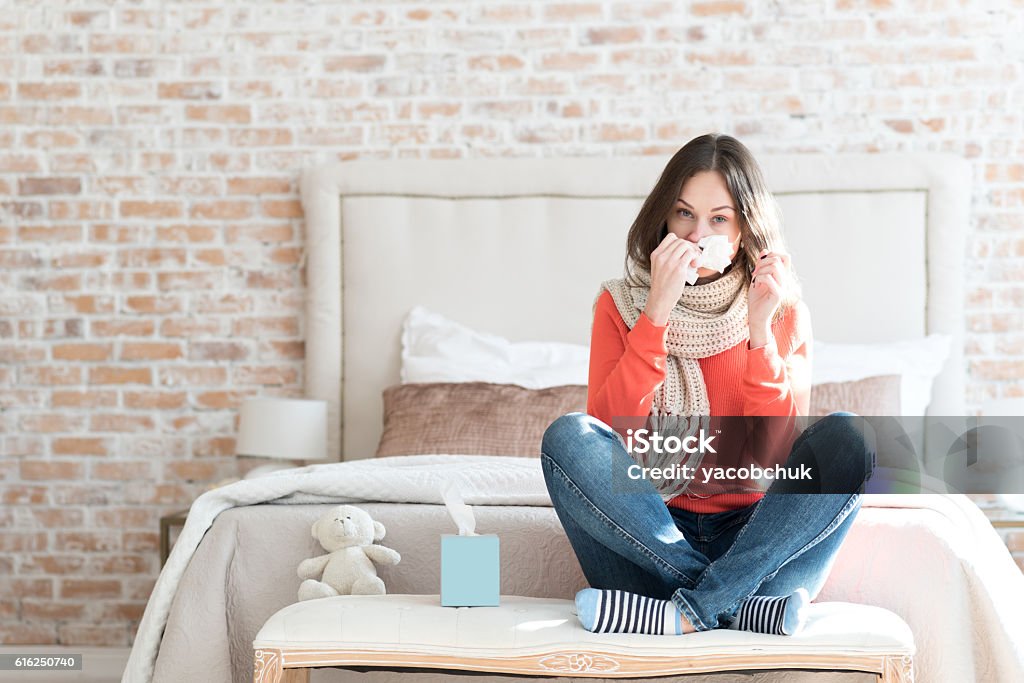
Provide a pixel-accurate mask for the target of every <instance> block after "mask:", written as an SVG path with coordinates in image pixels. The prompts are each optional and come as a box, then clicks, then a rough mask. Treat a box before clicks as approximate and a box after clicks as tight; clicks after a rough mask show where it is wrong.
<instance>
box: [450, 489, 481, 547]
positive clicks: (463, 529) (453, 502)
mask: <svg viewBox="0 0 1024 683" xmlns="http://www.w3.org/2000/svg"><path fill="white" fill-rule="evenodd" d="M441 498H442V499H444V505H445V507H446V508H448V514H449V515H451V518H452V519H453V520H455V524H457V525H458V527H459V536H477V535H478V534H477V533H476V532H475V531H474V529H476V518H475V517H474V516H473V508H471V507H469V506H468V505H466V504H465V503H463V502H462V494H461V493H460V492H459V486H458V484H456V483H455V482H454V481H452V480H451V479H449V480H448V481H446V482H445V483H444V484H442V485H441Z"/></svg>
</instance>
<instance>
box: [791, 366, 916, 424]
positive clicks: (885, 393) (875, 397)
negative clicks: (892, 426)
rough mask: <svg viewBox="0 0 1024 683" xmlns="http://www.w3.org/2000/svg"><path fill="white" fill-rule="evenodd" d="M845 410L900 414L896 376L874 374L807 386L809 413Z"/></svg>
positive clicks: (898, 382)
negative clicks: (809, 398) (847, 380)
mask: <svg viewBox="0 0 1024 683" xmlns="http://www.w3.org/2000/svg"><path fill="white" fill-rule="evenodd" d="M839 410H845V411H847V412H851V413H857V414H858V415H863V416H865V417H867V416H875V415H879V416H880V415H888V416H895V415H899V414H900V376H899V375H878V376H877V377H865V378H864V379H859V380H856V381H851V382H830V383H828V384H814V385H811V415H828V414H829V413H834V412H836V411H839Z"/></svg>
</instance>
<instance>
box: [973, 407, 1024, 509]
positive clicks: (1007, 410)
mask: <svg viewBox="0 0 1024 683" xmlns="http://www.w3.org/2000/svg"><path fill="white" fill-rule="evenodd" d="M981 414H982V416H984V417H1016V418H1019V419H1021V420H1024V398H1000V399H989V400H987V401H985V402H984V403H983V404H982V407H981ZM1014 455H1016V457H1017V461H1018V462H1020V459H1021V458H1022V457H1024V452H1021V451H1020V450H1018V451H1017V453H1016V454H1014ZM1011 486H1012V484H1011ZM999 500H1000V501H1001V502H1002V503H1003V505H1005V506H1006V507H1008V508H1010V509H1011V510H1013V511H1015V512H1017V513H1024V493H1021V492H1020V491H1017V492H1010V493H1000V494H999Z"/></svg>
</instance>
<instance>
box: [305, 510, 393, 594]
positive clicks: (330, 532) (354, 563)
mask: <svg viewBox="0 0 1024 683" xmlns="http://www.w3.org/2000/svg"><path fill="white" fill-rule="evenodd" d="M312 533H313V538H315V539H316V540H318V541H319V542H320V545H321V546H323V548H324V550H326V551H327V554H326V555H321V556H319V557H313V558H310V559H308V560H303V561H302V562H301V563H299V571H298V574H299V578H300V579H304V580H303V582H302V584H301V585H300V586H299V600H300V601H301V600H313V599H315V598H326V597H330V596H333V595H384V593H386V592H387V591H386V590H385V588H384V582H383V581H382V580H381V578H380V577H379V576H377V569H376V567H375V566H374V564H373V563H374V562H377V563H378V564H382V565H395V564H398V562H399V560H401V559H402V558H401V556H400V555H399V554H398V553H397V552H396V551H394V550H392V549H391V548H385V547H384V546H382V545H377V544H375V543H374V541H379V540H381V539H382V538H384V525H383V524H381V523H380V522H377V521H375V520H374V519H372V518H371V517H370V515H369V513H368V512H366V511H365V510H362V509H360V508H357V507H353V506H351V505H339V506H337V507H335V508H333V509H331V510H329V511H328V512H327V513H326V514H324V515H323V516H322V517H320V519H318V520H317V521H316V523H315V524H313V529H312ZM318 577H319V580H318Z"/></svg>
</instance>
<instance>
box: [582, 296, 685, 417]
mask: <svg viewBox="0 0 1024 683" xmlns="http://www.w3.org/2000/svg"><path fill="white" fill-rule="evenodd" d="M667 331H668V325H660V326H659V325H655V324H654V323H653V322H652V321H651V319H650V318H648V317H647V315H646V314H645V313H641V314H640V318H639V319H638V320H637V322H636V324H635V325H634V326H633V329H629V328H628V327H627V326H626V323H625V322H624V321H623V320H622V316H621V315H620V314H619V311H618V309H617V308H616V307H615V301H614V300H613V299H612V295H611V294H610V293H609V292H607V291H605V292H602V293H601V296H600V297H598V300H597V305H596V307H595V310H594V325H593V328H592V330H591V341H590V373H589V378H588V380H589V381H588V391H587V412H588V413H589V414H590V415H593V416H594V417H596V418H597V419H599V420H601V421H602V422H604V423H605V424H608V425H611V420H612V418H613V417H616V416H620V417H621V416H644V417H646V416H647V415H648V414H649V413H650V410H651V401H653V400H654V391H655V390H656V389H657V388H658V385H660V384H661V383H662V382H664V381H665V362H666V357H667V355H668V349H667V348H666V346H665V337H666V333H667Z"/></svg>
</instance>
